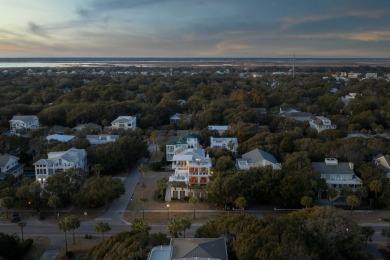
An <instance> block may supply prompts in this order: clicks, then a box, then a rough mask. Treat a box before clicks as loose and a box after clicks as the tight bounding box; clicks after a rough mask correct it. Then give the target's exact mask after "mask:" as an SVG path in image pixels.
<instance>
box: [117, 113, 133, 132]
mask: <svg viewBox="0 0 390 260" xmlns="http://www.w3.org/2000/svg"><path fill="white" fill-rule="evenodd" d="M136 127H137V118H136V117H134V116H119V117H118V118H117V119H115V120H114V121H112V122H111V129H123V130H135V128H136Z"/></svg>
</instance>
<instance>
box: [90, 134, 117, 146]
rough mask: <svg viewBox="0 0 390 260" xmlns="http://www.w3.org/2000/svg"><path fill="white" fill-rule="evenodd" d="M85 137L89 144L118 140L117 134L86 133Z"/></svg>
mask: <svg viewBox="0 0 390 260" xmlns="http://www.w3.org/2000/svg"><path fill="white" fill-rule="evenodd" d="M86 139H87V140H88V141H89V143H90V144H91V145H96V144H106V143H111V142H116V141H118V140H119V135H106V134H101V135H87V136H86Z"/></svg>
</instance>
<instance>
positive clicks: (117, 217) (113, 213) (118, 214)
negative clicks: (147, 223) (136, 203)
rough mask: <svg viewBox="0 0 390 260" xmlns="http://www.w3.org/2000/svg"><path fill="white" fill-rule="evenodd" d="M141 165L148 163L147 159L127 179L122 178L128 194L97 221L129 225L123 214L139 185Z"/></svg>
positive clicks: (113, 204)
mask: <svg viewBox="0 0 390 260" xmlns="http://www.w3.org/2000/svg"><path fill="white" fill-rule="evenodd" d="M141 163H146V159H141V160H140V161H139V162H138V163H137V165H136V166H135V167H134V168H133V169H132V170H131V171H130V172H129V174H128V175H127V176H126V177H122V178H121V179H122V181H123V182H124V184H125V187H126V193H125V194H124V195H123V196H121V197H120V198H119V199H117V200H115V201H113V202H112V203H111V205H110V208H109V209H108V210H107V211H106V213H104V214H103V215H102V216H101V217H99V218H97V219H96V220H104V221H107V222H108V223H109V224H117V223H120V222H123V223H124V224H128V223H126V221H125V220H124V219H123V213H124V212H125V211H126V209H127V205H128V204H129V202H130V200H131V198H132V196H133V194H134V191H135V188H136V187H137V185H138V183H139V180H140V173H139V172H138V166H139V165H140V164H141Z"/></svg>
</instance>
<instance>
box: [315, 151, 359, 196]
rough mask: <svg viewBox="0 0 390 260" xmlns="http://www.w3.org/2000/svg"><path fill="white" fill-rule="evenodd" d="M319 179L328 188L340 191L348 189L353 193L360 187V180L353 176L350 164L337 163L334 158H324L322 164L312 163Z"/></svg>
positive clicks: (352, 166) (352, 165) (352, 168)
mask: <svg viewBox="0 0 390 260" xmlns="http://www.w3.org/2000/svg"><path fill="white" fill-rule="evenodd" d="M312 164H313V166H314V168H315V169H316V170H317V172H318V174H319V176H320V178H321V179H324V180H325V181H326V184H327V185H328V186H329V187H330V188H334V189H336V190H340V189H341V188H343V187H345V186H346V187H350V188H351V189H352V191H355V190H356V189H357V188H358V187H360V186H362V180H361V179H360V178H359V177H358V176H356V175H355V172H354V164H353V163H352V162H349V163H348V162H338V160H337V159H335V158H325V161H324V162H313V163H312Z"/></svg>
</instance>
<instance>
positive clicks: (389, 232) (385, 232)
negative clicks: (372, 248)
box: [382, 227, 390, 248]
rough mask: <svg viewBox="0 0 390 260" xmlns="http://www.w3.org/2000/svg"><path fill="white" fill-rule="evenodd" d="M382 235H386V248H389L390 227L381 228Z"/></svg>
mask: <svg viewBox="0 0 390 260" xmlns="http://www.w3.org/2000/svg"><path fill="white" fill-rule="evenodd" d="M382 236H384V237H387V248H389V240H390V227H387V228H385V229H383V230H382Z"/></svg>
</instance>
